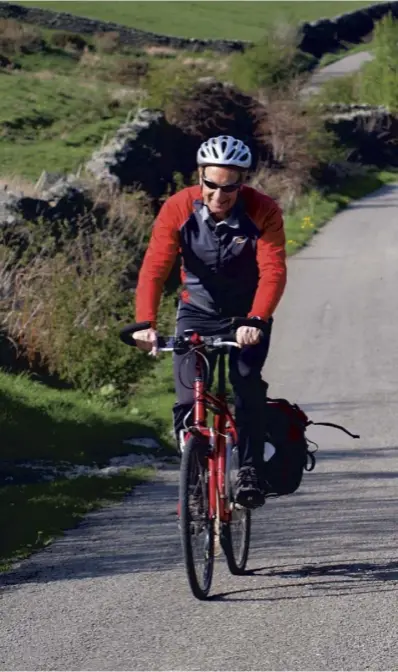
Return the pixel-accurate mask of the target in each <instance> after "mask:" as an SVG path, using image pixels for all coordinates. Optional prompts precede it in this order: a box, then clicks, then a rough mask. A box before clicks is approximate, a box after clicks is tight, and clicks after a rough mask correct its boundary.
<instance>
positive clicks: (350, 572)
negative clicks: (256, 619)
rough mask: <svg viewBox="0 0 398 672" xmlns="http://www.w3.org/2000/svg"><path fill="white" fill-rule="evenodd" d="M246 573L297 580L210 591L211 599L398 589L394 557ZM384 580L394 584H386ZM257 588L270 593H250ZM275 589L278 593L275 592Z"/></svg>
mask: <svg viewBox="0 0 398 672" xmlns="http://www.w3.org/2000/svg"><path fill="white" fill-rule="evenodd" d="M246 575H247V576H264V577H269V578H273V577H278V578H282V579H297V581H295V582H294V583H290V582H289V583H279V584H269V585H267V586H264V587H258V586H256V587H255V588H243V589H240V590H233V591H228V592H223V593H218V594H216V595H213V596H212V598H211V599H212V600H213V601H215V602H217V601H226V602H250V601H253V602H278V601H281V600H296V599H302V598H307V599H308V598H314V597H322V598H325V597H336V596H344V595H353V594H355V595H362V594H365V593H373V592H378V593H380V592H390V591H392V590H397V589H398V562H396V561H393V562H386V563H383V562H378V563H375V562H355V561H354V560H350V561H347V562H339V563H326V564H315V565H302V566H293V567H292V568H290V569H277V568H269V567H259V568H257V569H253V570H250V571H248V572H247V574H246ZM302 579H308V580H302ZM387 582H392V584H394V583H395V584H396V585H392V584H391V585H388V586H387V585H386V584H387ZM289 589H290V590H289ZM291 589H293V590H291ZM286 590H289V593H290V594H288V595H283V594H279V591H286ZM297 590H299V593H297ZM260 591H263V592H266V593H267V592H268V593H273V594H272V595H265V596H262V597H257V596H251V594H252V593H258V592H260ZM294 591H296V594H291V593H292V592H294ZM275 592H277V593H278V594H276V595H275V594H274V593H275ZM244 593H248V594H249V595H248V596H247V597H236V596H237V595H243V594H244Z"/></svg>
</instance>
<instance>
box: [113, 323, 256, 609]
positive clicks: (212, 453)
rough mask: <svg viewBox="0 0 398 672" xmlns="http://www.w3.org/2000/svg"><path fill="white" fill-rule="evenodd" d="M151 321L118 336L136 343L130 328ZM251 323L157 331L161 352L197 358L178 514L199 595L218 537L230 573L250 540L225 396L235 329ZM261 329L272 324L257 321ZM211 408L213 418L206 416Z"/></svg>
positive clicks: (241, 564) (208, 578)
mask: <svg viewBox="0 0 398 672" xmlns="http://www.w3.org/2000/svg"><path fill="white" fill-rule="evenodd" d="M150 326H151V325H150V323H149V322H143V323H139V324H132V325H128V326H126V327H125V328H124V329H122V331H121V332H120V338H121V339H122V341H123V342H124V343H127V344H128V345H136V344H135V341H134V339H133V338H132V334H133V333H134V332H137V331H140V330H144V329H148V328H149V327H150ZM240 326H253V320H250V319H244V318H233V319H231V321H230V324H229V327H228V328H230V329H231V333H230V334H228V335H224V336H220V335H214V334H213V335H210V334H208V333H207V334H205V333H198V332H197V331H194V330H186V331H185V332H184V334H183V335H182V336H179V337H175V336H170V337H159V338H158V350H159V351H160V352H176V353H178V354H185V355H186V356H187V357H189V356H194V357H195V360H196V377H195V381H194V405H193V411H192V413H191V414H190V415H189V417H192V421H191V423H190V424H187V418H186V423H185V429H184V438H183V445H182V448H181V449H182V459H181V466H180V485H179V517H180V531H181V541H182V548H183V556H184V562H185V567H186V572H187V576H188V581H189V585H190V587H191V590H192V592H193V594H194V596H195V597H197V598H198V599H200V600H204V599H206V598H207V596H208V594H209V591H210V588H211V583H212V578H213V569H214V556H215V539H219V541H220V545H221V547H222V549H223V551H224V553H225V556H226V560H227V564H228V567H229V570H230V571H231V573H232V574H243V573H244V572H245V568H246V564H247V559H248V555H249V546H250V530H251V512H250V510H249V509H246V508H242V507H240V506H239V505H237V504H236V503H235V501H234V492H235V483H236V477H237V473H238V470H239V452H238V447H237V444H238V436H237V430H236V425H235V419H234V416H233V412H232V411H231V410H230V408H229V406H228V403H227V397H226V376H225V355H226V352H227V348H228V347H239V346H238V344H237V342H236V340H235V332H236V329H237V328H238V327H240ZM255 326H256V327H258V328H259V329H261V330H265V329H267V328H268V325H267V324H266V323H265V322H262V321H261V320H257V319H256V321H255ZM209 350H213V351H214V350H217V351H218V352H217V355H218V356H217V359H218V385H217V391H216V393H215V394H212V393H211V392H210V390H209V376H208V375H207V374H208V370H209V369H208V367H209V362H208V360H207V358H206V352H207V351H209ZM209 412H210V413H211V414H212V415H213V420H212V422H211V423H210V422H209V421H208V414H209Z"/></svg>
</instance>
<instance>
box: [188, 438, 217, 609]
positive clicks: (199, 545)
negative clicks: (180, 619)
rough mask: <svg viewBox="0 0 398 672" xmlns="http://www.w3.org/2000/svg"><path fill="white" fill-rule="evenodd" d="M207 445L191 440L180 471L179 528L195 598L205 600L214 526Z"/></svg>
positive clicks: (212, 554)
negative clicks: (211, 516) (209, 487)
mask: <svg viewBox="0 0 398 672" xmlns="http://www.w3.org/2000/svg"><path fill="white" fill-rule="evenodd" d="M206 453H207V444H206V443H205V442H204V441H200V440H198V439H197V438H194V437H191V438H190V439H189V440H188V442H187V443H186V445H185V446H184V452H183V454H182V460H181V468H180V507H181V508H180V516H181V520H180V526H181V541H182V549H183V555H184V562H185V568H186V572H187V576H188V581H189V585H190V587H191V590H192V592H193V594H194V595H195V597H197V598H198V599H199V600H204V599H206V597H207V595H208V593H209V590H210V586H211V582H212V578H213V566H214V525H213V521H212V520H210V519H209V495H208V470H207V455H206Z"/></svg>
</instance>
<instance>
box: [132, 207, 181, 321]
mask: <svg viewBox="0 0 398 672" xmlns="http://www.w3.org/2000/svg"><path fill="white" fill-rule="evenodd" d="M180 219H181V211H180V208H179V207H177V205H176V203H175V200H174V199H173V197H171V198H170V199H168V200H167V201H166V202H165V203H164V204H163V205H162V207H161V209H160V212H159V214H158V216H157V218H156V220H155V223H154V225H153V229H152V234H151V238H150V241H149V245H148V248H147V251H146V253H145V256H144V260H143V263H142V266H141V269H140V272H139V275H138V284H137V289H136V293H135V319H136V321H137V322H146V321H148V322H151V323H152V326H153V327H154V328H156V319H157V313H158V308H159V303H160V299H161V296H162V292H163V287H164V284H165V282H166V280H167V278H168V276H169V274H170V272H171V269H172V267H173V264H174V262H175V260H176V257H177V253H178V249H179V244H180V243H179V228H180Z"/></svg>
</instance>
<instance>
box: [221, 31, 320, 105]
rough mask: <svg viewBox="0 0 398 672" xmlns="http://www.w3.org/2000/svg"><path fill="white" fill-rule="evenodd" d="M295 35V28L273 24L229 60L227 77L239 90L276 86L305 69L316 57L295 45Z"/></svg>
mask: <svg viewBox="0 0 398 672" xmlns="http://www.w3.org/2000/svg"><path fill="white" fill-rule="evenodd" d="M298 43H299V38H298V34H297V31H296V29H295V28H292V27H290V26H279V27H278V26H277V27H273V28H272V29H270V30H269V31H268V32H267V34H266V35H265V37H264V39H263V40H262V41H261V42H259V43H258V44H256V45H254V46H253V47H251V48H250V49H247V50H246V51H245V53H244V54H236V55H235V56H234V57H233V59H232V60H231V69H230V74H231V77H232V79H233V81H234V83H235V84H237V86H239V87H240V88H241V89H242V90H243V91H251V92H254V91H256V89H259V88H263V87H266V88H270V87H277V86H279V85H280V84H283V83H287V82H289V81H291V80H292V79H294V78H296V77H297V76H299V75H301V74H303V73H307V72H308V71H309V70H311V69H312V68H313V67H314V66H315V65H316V63H317V60H316V59H315V58H314V57H313V56H311V55H309V54H306V53H304V52H302V51H300V50H299V49H298Z"/></svg>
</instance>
